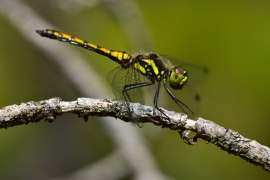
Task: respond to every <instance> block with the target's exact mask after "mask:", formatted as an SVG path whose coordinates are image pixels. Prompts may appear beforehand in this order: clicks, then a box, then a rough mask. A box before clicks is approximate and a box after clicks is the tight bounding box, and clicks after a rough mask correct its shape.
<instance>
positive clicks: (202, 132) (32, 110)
mask: <svg viewBox="0 0 270 180" xmlns="http://www.w3.org/2000/svg"><path fill="white" fill-rule="evenodd" d="M130 108H131V109H132V112H133V114H134V115H135V116H134V117H135V118H136V121H137V122H138V123H152V124H154V125H157V126H162V127H163V128H170V129H171V130H176V131H178V132H179V133H180V135H181V137H182V138H183V139H184V141H185V142H186V143H187V144H190V145H195V144H196V141H197V138H201V139H203V140H206V141H207V142H211V143H213V144H215V145H216V146H218V147H220V148H221V149H222V150H224V151H227V152H228V153H230V154H234V155H236V156H239V157H241V158H243V159H245V160H246V161H248V162H250V163H253V164H255V165H259V166H262V167H263V168H264V169H265V170H267V171H270V149H269V148H268V147H266V146H263V145H261V144H259V143H258V142H256V141H255V140H251V139H247V138H245V137H243V136H242V135H240V134H239V133H238V132H235V131H233V130H231V129H226V128H224V127H221V126H219V125H217V124H215V123H214V122H212V121H208V120H204V119H202V118H198V119H197V121H193V120H190V119H188V117H187V115H185V114H181V113H176V112H172V111H167V110H164V112H165V113H166V114H167V115H168V116H169V118H170V120H167V119H165V118H161V117H160V116H153V111H154V109H153V108H152V107H150V106H144V105H141V104H138V103H130ZM64 113H74V114H77V115H78V116H79V117H83V118H84V119H85V120H87V119H88V117H89V116H112V117H115V118H118V119H122V120H123V121H125V122H133V121H134V118H130V115H129V113H128V110H127V108H126V105H125V103H123V102H121V101H117V100H109V99H91V98H78V100H77V101H72V102H65V101H62V100H61V99H60V98H58V97H55V98H52V99H49V100H44V101H39V102H33V101H31V102H27V103H22V104H20V105H11V106H7V107H4V108H2V109H1V110H0V128H8V127H13V126H16V125H21V124H28V123H29V122H39V121H41V120H47V121H49V122H52V121H53V120H54V119H55V118H56V117H57V116H59V115H62V114H64ZM155 113H156V114H157V113H158V111H156V112H155ZM189 131H193V132H195V133H196V135H195V137H194V138H189V137H188V133H189Z"/></svg>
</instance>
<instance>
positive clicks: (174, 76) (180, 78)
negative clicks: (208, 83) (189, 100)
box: [169, 66, 189, 90]
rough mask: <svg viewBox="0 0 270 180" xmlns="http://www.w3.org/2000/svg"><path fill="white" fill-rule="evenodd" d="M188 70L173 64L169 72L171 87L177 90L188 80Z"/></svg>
mask: <svg viewBox="0 0 270 180" xmlns="http://www.w3.org/2000/svg"><path fill="white" fill-rule="evenodd" d="M188 78H189V77H188V72H187V71H186V70H184V69H183V68H182V67H180V66H173V67H172V68H171V70H170V73H169V83H170V86H171V88H173V89H176V90H179V89H182V87H183V86H184V85H185V84H186V83H187V82H188Z"/></svg>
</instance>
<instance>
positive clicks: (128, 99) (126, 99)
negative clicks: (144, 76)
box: [122, 81, 155, 116]
mask: <svg viewBox="0 0 270 180" xmlns="http://www.w3.org/2000/svg"><path fill="white" fill-rule="evenodd" d="M154 83H155V82H154V81H153V82H145V83H139V84H129V85H125V86H124V89H123V91H122V94H123V96H124V100H125V102H126V106H127V108H128V111H129V113H130V116H132V115H131V114H132V112H131V109H130V106H129V103H128V102H131V101H132V99H131V98H130V96H129V94H128V91H129V90H132V89H135V88H141V87H144V86H151V85H153V84H154Z"/></svg>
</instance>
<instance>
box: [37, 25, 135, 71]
mask: <svg viewBox="0 0 270 180" xmlns="http://www.w3.org/2000/svg"><path fill="white" fill-rule="evenodd" d="M36 32H37V33H38V34H40V35H41V36H43V37H47V38H50V39H55V40H58V41H61V42H69V43H70V44H73V45H76V46H81V47H83V48H85V49H88V50H91V51H94V52H96V53H98V54H101V55H104V56H107V57H108V58H110V59H112V60H113V61H115V62H117V63H118V64H121V65H122V66H126V65H127V64H128V63H129V62H130V60H131V58H132V56H131V55H130V54H129V53H127V52H125V51H115V50H110V49H107V48H104V47H101V46H97V45H95V44H92V43H89V42H87V41H84V40H82V39H80V38H77V37H75V36H72V35H69V34H66V33H63V32H60V31H56V30H52V29H46V30H37V31H36Z"/></svg>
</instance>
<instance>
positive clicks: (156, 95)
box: [154, 82, 170, 120]
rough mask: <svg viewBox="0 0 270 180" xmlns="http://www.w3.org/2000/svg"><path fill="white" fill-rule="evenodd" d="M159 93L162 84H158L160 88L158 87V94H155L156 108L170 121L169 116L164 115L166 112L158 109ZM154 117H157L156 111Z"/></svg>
mask: <svg viewBox="0 0 270 180" xmlns="http://www.w3.org/2000/svg"><path fill="white" fill-rule="evenodd" d="M159 91H160V82H158V87H157V90H156V94H155V97H154V106H155V108H156V109H157V110H158V111H159V112H161V113H162V114H163V115H164V116H165V118H166V119H167V120H170V118H169V116H167V115H166V114H165V113H164V111H163V110H162V109H160V108H159V107H158V96H159ZM154 116H156V114H155V111H154Z"/></svg>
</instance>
